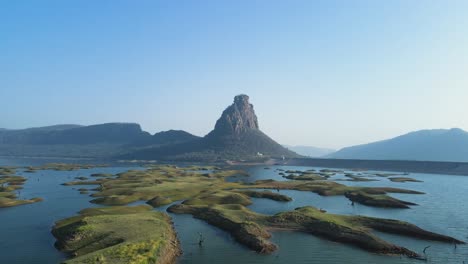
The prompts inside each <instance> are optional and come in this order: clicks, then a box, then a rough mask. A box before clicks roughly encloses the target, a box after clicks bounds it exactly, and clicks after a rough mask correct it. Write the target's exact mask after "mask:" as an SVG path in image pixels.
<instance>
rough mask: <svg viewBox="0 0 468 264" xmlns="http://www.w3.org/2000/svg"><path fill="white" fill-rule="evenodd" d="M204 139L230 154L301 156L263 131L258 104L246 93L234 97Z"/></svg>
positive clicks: (243, 155) (226, 154) (236, 156)
mask: <svg viewBox="0 0 468 264" xmlns="http://www.w3.org/2000/svg"><path fill="white" fill-rule="evenodd" d="M202 140H203V142H204V146H206V147H207V148H208V149H212V150H215V151H216V152H217V153H221V154H222V156H223V157H226V158H233V159H235V158H239V159H247V158H252V157H258V156H268V157H277V158H279V157H282V156H285V157H294V156H298V155H297V154H296V153H294V152H292V151H290V150H288V149H286V148H284V147H283V146H281V145H280V144H278V143H276V142H275V141H274V140H273V139H271V138H270V137H268V136H267V135H265V134H264V133H263V132H262V131H260V129H259V126H258V119H257V116H256V115H255V111H254V107H253V105H252V104H251V103H250V102H249V96H247V95H245V94H241V95H238V96H236V97H234V103H233V104H232V105H230V106H228V107H227V108H226V110H224V111H223V113H222V114H221V117H220V118H219V119H218V121H217V122H216V125H215V128H214V129H213V130H212V131H211V132H210V133H209V134H208V135H206V136H205V137H204V138H203V139H202Z"/></svg>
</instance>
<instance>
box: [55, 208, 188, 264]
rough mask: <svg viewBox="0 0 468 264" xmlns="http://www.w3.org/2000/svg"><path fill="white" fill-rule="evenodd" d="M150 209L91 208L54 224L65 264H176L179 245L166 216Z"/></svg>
mask: <svg viewBox="0 0 468 264" xmlns="http://www.w3.org/2000/svg"><path fill="white" fill-rule="evenodd" d="M151 209H152V207H151V206H148V205H140V206H133V207H132V206H114V207H104V208H89V209H85V210H82V211H80V212H79V215H78V216H74V217H70V218H67V219H63V220H60V221H58V222H57V223H55V225H54V227H53V229H52V234H53V235H54V236H55V237H56V238H57V242H56V243H55V246H56V247H57V248H58V249H60V250H62V251H63V252H65V253H67V254H68V255H69V256H70V257H71V259H69V260H67V261H66V262H65V263H70V264H71V263H156V264H170V263H174V262H175V259H176V258H177V256H179V255H180V253H181V251H180V249H179V242H178V240H177V237H176V233H175V231H174V229H173V227H172V223H171V219H170V217H169V216H168V215H167V214H164V213H161V212H156V211H152V210H151Z"/></svg>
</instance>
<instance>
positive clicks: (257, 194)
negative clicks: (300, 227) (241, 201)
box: [239, 190, 292, 202]
mask: <svg viewBox="0 0 468 264" xmlns="http://www.w3.org/2000/svg"><path fill="white" fill-rule="evenodd" d="M239 192H240V193H242V194H245V195H247V196H249V197H253V198H265V199H270V200H274V201H278V202H289V201H292V199H291V197H289V196H286V195H283V194H279V193H274V192H270V191H263V192H259V191H253V190H242V191H239Z"/></svg>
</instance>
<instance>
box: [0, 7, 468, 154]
mask: <svg viewBox="0 0 468 264" xmlns="http://www.w3.org/2000/svg"><path fill="white" fill-rule="evenodd" d="M466 13H468V1H456V0H451V1H422V0H421V1H418V0H415V1H396V0H395V1H345V0H342V1H328V0H327V1H325V0H324V1H319V0H317V1H267V0H265V1H253V0H245V1H203V0H201V1H188V0H181V1H143V0H141V1H130V0H128V1H117V0H113V1H105V0H102V1H91V0H80V1H77V0H72V1H59V0H57V1H47V0H43V1H32V0H30V1H26V0H18V1H3V2H2V3H1V8H0V95H1V98H2V110H1V111H0V127H6V128H24V127H32V126H43V125H52V124H60V123H77V124H95V123H104V122H115V121H118V122H137V123H140V124H141V125H142V127H143V129H145V130H147V131H149V132H152V133H154V132H157V131H161V130H167V129H184V130H187V131H189V132H191V133H194V134H196V135H204V134H206V133H208V132H209V131H210V130H211V129H212V127H213V126H214V123H215V121H216V119H217V118H218V117H219V115H220V114H221V111H222V110H223V109H224V108H225V107H226V106H227V105H229V104H230V103H231V102H232V99H233V97H234V96H235V95H236V94H239V93H246V94H248V95H249V96H250V97H251V101H252V103H253V104H254V106H255V109H256V111H257V115H258V116H259V121H260V127H261V129H262V130H263V131H264V132H266V133H267V134H269V135H270V136H271V137H272V138H274V139H276V140H277V141H279V142H281V143H284V144H293V145H294V144H301V145H314V146H320V147H332V148H339V147H343V146H348V145H354V144H359V143H365V142H370V141H374V140H379V139H384V138H388V137H393V136H396V135H399V134H402V133H406V132H409V131H412V130H418V129H426V128H451V127H460V128H462V129H465V130H468V118H467V117H466V116H467V113H468V103H467V101H468V100H467V99H468V80H467V77H466V73H467V72H468V71H467V70H468V67H467V66H468V49H467V47H468V16H466Z"/></svg>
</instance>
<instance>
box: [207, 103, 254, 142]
mask: <svg viewBox="0 0 468 264" xmlns="http://www.w3.org/2000/svg"><path fill="white" fill-rule="evenodd" d="M250 129H255V130H257V129H258V120H257V116H256V115H255V111H254V109H253V105H252V104H250V103H249V97H248V96H247V95H245V94H241V95H238V96H236V97H234V103H233V104H232V105H230V106H229V107H228V108H226V110H224V112H223V114H222V115H221V117H220V118H219V119H218V121H217V122H216V125H215V129H214V130H215V131H216V132H220V133H230V134H240V133H242V132H245V131H247V130H250Z"/></svg>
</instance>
